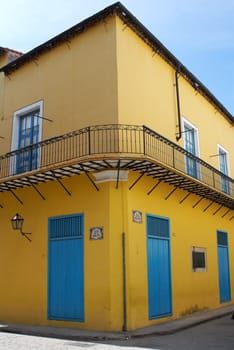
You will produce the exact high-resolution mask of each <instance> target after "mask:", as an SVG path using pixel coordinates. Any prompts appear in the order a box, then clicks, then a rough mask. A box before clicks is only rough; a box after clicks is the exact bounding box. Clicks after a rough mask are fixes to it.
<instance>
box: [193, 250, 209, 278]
mask: <svg viewBox="0 0 234 350" xmlns="http://www.w3.org/2000/svg"><path fill="white" fill-rule="evenodd" d="M192 269H193V271H194V272H206V248H198V247H192Z"/></svg>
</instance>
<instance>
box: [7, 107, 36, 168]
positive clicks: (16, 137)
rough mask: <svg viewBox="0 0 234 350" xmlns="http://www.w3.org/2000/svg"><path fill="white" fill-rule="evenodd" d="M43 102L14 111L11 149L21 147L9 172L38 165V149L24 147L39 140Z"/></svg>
mask: <svg viewBox="0 0 234 350" xmlns="http://www.w3.org/2000/svg"><path fill="white" fill-rule="evenodd" d="M42 108H43V102H42V101H41V102H37V103H34V104H33V105H30V106H27V107H25V108H22V109H20V110H18V111H16V112H15V113H14V120H13V134H12V146H11V149H12V151H14V150H18V149H22V151H21V152H19V153H17V154H16V155H15V157H14V159H13V160H12V162H11V174H12V175H13V174H19V173H23V172H26V171H31V170H34V169H37V168H38V167H39V165H40V150H39V149H38V148H36V147H35V148H32V147H30V148H25V147H27V146H32V145H33V144H36V143H38V142H40V141H41V135H42Z"/></svg>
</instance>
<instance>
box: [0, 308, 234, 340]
mask: <svg viewBox="0 0 234 350" xmlns="http://www.w3.org/2000/svg"><path fill="white" fill-rule="evenodd" d="M233 311H234V305H229V306H225V307H222V308H219V309H215V310H208V311H202V312H196V313H194V314H192V315H190V316H186V317H182V318H180V319H177V320H173V321H169V322H165V323H161V324H157V325H154V326H150V327H146V328H142V329H137V330H134V331H128V332H98V331H87V330H81V329H70V328H60V327H50V326H30V325H21V324H4V323H2V324H0V332H9V333H17V334H27V335H35V336H42V337H50V338H60V339H70V340H83V341H95V340H96V341H104V340H126V339H129V338H137V337H146V336H150V335H167V334H173V333H175V332H178V331H180V330H183V329H186V328H190V327H193V326H196V325H198V324H201V323H204V322H208V321H210V320H213V319H216V318H219V317H223V316H226V315H230V317H231V314H232V312H233ZM233 324H234V320H233Z"/></svg>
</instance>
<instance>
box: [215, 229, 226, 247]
mask: <svg viewBox="0 0 234 350" xmlns="http://www.w3.org/2000/svg"><path fill="white" fill-rule="evenodd" d="M217 241H218V245H221V246H224V247H227V246H228V236H227V232H223V231H218V232H217Z"/></svg>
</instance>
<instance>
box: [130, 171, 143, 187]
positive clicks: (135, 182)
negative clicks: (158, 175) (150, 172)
mask: <svg viewBox="0 0 234 350" xmlns="http://www.w3.org/2000/svg"><path fill="white" fill-rule="evenodd" d="M144 175H145V173H141V175H140V176H138V178H137V179H136V180H135V181H134V182H133V183H132V184H131V186H130V187H129V190H131V189H132V188H133V187H134V186H135V185H136V184H137V183H138V181H140V179H141V178H142V177H143V176H144Z"/></svg>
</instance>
